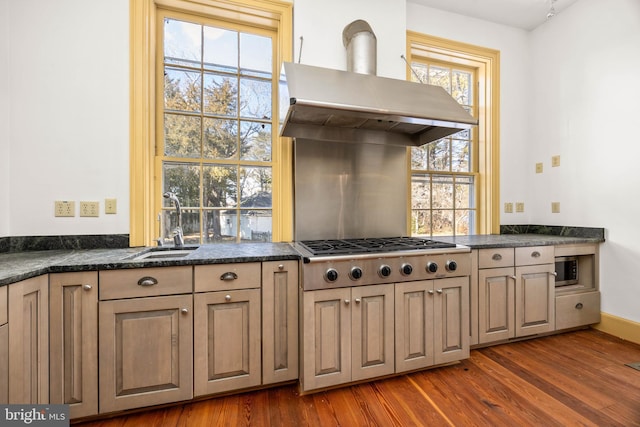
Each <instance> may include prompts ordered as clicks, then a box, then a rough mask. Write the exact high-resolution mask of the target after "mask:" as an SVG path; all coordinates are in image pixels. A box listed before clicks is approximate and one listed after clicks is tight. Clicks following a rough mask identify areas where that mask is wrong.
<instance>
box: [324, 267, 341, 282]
mask: <svg viewBox="0 0 640 427" xmlns="http://www.w3.org/2000/svg"><path fill="white" fill-rule="evenodd" d="M324 280H326V281H327V282H329V283H331V282H335V281H336V280H338V272H337V271H336V269H335V268H330V269H328V270H327V271H325V273H324Z"/></svg>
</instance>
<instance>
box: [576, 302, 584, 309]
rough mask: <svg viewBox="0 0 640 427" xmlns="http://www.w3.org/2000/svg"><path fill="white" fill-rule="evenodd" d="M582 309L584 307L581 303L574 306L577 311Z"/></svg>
mask: <svg viewBox="0 0 640 427" xmlns="http://www.w3.org/2000/svg"><path fill="white" fill-rule="evenodd" d="M582 307H584V306H583V305H582V303H581V302H579V303H577V304H576V308H577V309H578V310H582Z"/></svg>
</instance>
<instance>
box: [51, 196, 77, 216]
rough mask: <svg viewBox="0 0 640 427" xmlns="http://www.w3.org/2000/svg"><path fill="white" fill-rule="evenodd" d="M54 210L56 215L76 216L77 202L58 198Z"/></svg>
mask: <svg viewBox="0 0 640 427" xmlns="http://www.w3.org/2000/svg"><path fill="white" fill-rule="evenodd" d="M53 212H54V213H53V214H54V216H76V202H68V201H65V200H56V201H55V203H54V211H53Z"/></svg>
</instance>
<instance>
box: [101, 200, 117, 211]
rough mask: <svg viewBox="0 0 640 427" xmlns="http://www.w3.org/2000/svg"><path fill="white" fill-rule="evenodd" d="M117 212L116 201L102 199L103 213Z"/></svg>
mask: <svg viewBox="0 0 640 427" xmlns="http://www.w3.org/2000/svg"><path fill="white" fill-rule="evenodd" d="M117 212H118V208H117V200H116V199H104V213H106V214H115V213H117Z"/></svg>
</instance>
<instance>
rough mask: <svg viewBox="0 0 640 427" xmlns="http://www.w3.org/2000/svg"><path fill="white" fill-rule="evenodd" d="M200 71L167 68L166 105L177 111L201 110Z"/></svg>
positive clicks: (165, 76) (165, 78) (169, 108)
mask: <svg viewBox="0 0 640 427" xmlns="http://www.w3.org/2000/svg"><path fill="white" fill-rule="evenodd" d="M200 86H201V80H200V73H197V72H193V71H184V70H176V69H172V68H168V67H167V68H165V72H164V107H165V109H166V110H175V111H191V112H196V111H200V103H201V98H200Z"/></svg>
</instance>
